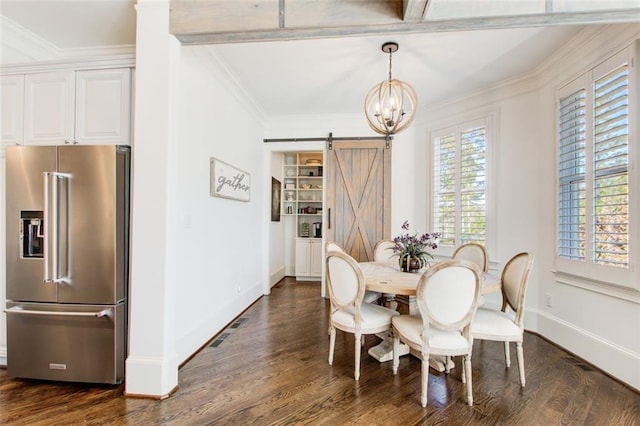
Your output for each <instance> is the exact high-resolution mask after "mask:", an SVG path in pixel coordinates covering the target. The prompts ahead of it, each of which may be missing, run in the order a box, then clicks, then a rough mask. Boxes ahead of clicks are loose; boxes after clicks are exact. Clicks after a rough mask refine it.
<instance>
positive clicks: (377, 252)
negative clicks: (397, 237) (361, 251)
mask: <svg viewBox="0 0 640 426" xmlns="http://www.w3.org/2000/svg"><path fill="white" fill-rule="evenodd" d="M395 245H396V243H394V242H393V240H380V241H378V242H377V243H376V245H375V247H374V248H373V260H374V262H380V263H389V264H394V265H397V264H398V256H396V255H395V254H394V253H393V247H395Z"/></svg>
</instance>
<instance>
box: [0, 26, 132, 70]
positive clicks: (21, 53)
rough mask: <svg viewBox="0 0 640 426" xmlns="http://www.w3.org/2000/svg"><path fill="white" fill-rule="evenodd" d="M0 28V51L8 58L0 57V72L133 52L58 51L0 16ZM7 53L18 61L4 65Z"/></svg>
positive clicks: (104, 48) (120, 48) (126, 48)
mask: <svg viewBox="0 0 640 426" xmlns="http://www.w3.org/2000/svg"><path fill="white" fill-rule="evenodd" d="M0 26H1V27H2V42H1V47H2V51H3V52H10V53H9V55H6V54H3V55H2V56H3V57H2V61H1V62H0V64H2V65H3V69H4V66H5V65H6V66H8V67H12V66H22V67H23V68H24V67H28V66H29V65H30V64H31V63H33V62H37V63H42V62H63V61H67V62H69V61H75V62H81V61H82V62H84V61H83V59H82V58H96V57H105V56H133V55H134V54H135V52H136V46H135V45H120V46H98V47H83V48H71V49H60V48H59V47H57V46H55V45H54V44H52V43H50V42H49V41H47V40H45V39H43V38H42V37H40V36H38V35H37V34H35V33H34V32H32V31H30V30H28V29H26V28H24V27H22V26H21V25H18V24H17V23H15V22H14V21H12V20H11V19H9V18H7V17H5V16H2V15H0ZM11 52H14V53H13V55H14V56H16V57H19V58H20V60H19V61H11V62H10V63H8V64H7V63H6V61H5V57H6V56H10V55H11Z"/></svg>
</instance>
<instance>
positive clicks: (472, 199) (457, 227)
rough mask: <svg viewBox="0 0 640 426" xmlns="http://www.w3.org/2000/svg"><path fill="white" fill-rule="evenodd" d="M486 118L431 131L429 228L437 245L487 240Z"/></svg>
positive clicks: (487, 131)
mask: <svg viewBox="0 0 640 426" xmlns="http://www.w3.org/2000/svg"><path fill="white" fill-rule="evenodd" d="M488 121H489V120H488V119H485V120H479V121H475V122H469V123H465V124H463V125H460V126H454V127H450V128H446V129H442V130H440V131H438V132H434V134H433V135H432V138H431V147H432V153H431V154H432V162H433V168H432V170H433V176H432V179H431V182H432V200H433V201H432V221H433V223H432V227H431V229H432V230H433V231H434V232H440V233H441V236H440V245H441V246H443V247H447V246H449V247H455V246H458V245H460V244H464V243H468V242H477V243H481V244H486V240H487V226H486V223H487V200H486V198H487V197H486V188H487V158H488V157H487V152H488V144H489V129H488V124H487V123H488Z"/></svg>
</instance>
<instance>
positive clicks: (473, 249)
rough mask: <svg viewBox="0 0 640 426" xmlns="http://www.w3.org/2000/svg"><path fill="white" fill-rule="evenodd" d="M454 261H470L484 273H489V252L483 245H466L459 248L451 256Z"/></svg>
mask: <svg viewBox="0 0 640 426" xmlns="http://www.w3.org/2000/svg"><path fill="white" fill-rule="evenodd" d="M451 258H452V259H458V260H468V261H470V262H473V263H475V264H476V265H478V266H479V267H480V269H481V270H482V272H487V271H488V267H489V265H488V262H487V250H486V249H485V248H484V246H483V245H482V244H478V243H466V244H462V245H461V246H458V247H457V248H456V249H455V250H454V251H453V255H451Z"/></svg>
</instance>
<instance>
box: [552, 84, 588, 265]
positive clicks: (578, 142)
mask: <svg viewBox="0 0 640 426" xmlns="http://www.w3.org/2000/svg"><path fill="white" fill-rule="evenodd" d="M585 117H586V93H585V90H584V89H581V90H578V91H577V92H574V93H572V94H570V95H568V96H566V97H564V98H562V99H560V117H559V125H560V137H559V139H560V143H559V150H560V152H559V156H558V158H559V165H558V166H559V167H558V170H559V174H558V177H559V197H558V199H559V208H558V255H559V256H560V257H561V258H564V259H572V260H581V261H584V259H585V252H584V248H585V243H586V236H585V226H586V223H585V217H586V216H585V164H586V162H585V139H586V122H585V121H586V118H585Z"/></svg>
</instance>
